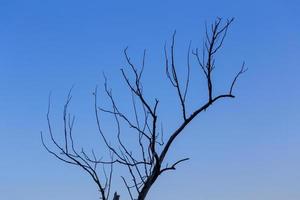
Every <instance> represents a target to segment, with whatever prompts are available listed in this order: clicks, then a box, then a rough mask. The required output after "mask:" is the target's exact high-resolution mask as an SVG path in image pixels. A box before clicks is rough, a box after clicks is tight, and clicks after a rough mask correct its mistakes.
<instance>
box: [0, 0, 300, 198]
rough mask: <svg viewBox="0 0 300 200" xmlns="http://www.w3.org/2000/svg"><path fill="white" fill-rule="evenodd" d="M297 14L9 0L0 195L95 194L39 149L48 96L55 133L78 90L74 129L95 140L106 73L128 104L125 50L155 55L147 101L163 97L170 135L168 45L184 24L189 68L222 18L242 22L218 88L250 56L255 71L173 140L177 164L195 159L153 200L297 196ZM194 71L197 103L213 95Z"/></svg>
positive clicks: (227, 49) (249, 7)
mask: <svg viewBox="0 0 300 200" xmlns="http://www.w3.org/2000/svg"><path fill="white" fill-rule="evenodd" d="M299 10H300V3H299V1H296V0H294V1H292V0H285V1H283V0H281V1H279V0H252V1H242V0H239V1H238V0H235V1H234V0H228V1H222V0H215V1H199V0H197V1H196V0H186V1H177V0H173V1H171V0H170V1H157V0H152V1H100V0H97V1H96V0H89V1H77V0H72V1H69V0H60V1H58V0H51V1H47V0H43V1H42V0H26V1H17V0H1V1H0V157H1V161H0V199H3V200H17V199H18V200H41V199H42V200H50V199H51V200H65V199H72V200H81V199H97V192H96V187H95V186H94V185H93V183H92V182H91V181H90V179H89V177H88V176H86V174H83V173H82V172H81V171H80V170H79V169H77V168H74V167H70V166H66V165H64V164H63V163H61V162H59V161H57V160H55V159H54V158H53V157H52V156H50V155H49V154H47V153H46V152H45V151H44V149H43V147H42V146H41V142H40V135H39V133H40V131H46V130H47V129H46V128H47V126H46V118H45V113H46V109H47V98H48V94H49V92H50V91H52V93H53V95H52V96H53V115H52V116H53V118H54V119H53V120H54V122H55V123H57V124H58V125H57V126H56V127H57V128H56V129H55V130H56V131H58V130H59V128H60V127H61V120H60V119H61V117H62V115H61V113H60V111H61V108H62V104H63V102H64V99H65V95H66V93H67V91H68V89H69V88H70V87H71V86H72V85H73V84H74V85H75V89H74V93H73V94H74V95H73V96H74V101H73V102H72V105H73V106H72V111H73V113H75V114H76V116H77V123H76V127H75V128H76V130H75V131H76V133H75V134H76V136H77V137H78V138H79V140H80V143H82V145H86V144H88V143H89V141H90V140H91V139H92V138H93V136H95V134H96V127H95V123H94V122H95V121H94V115H93V110H92V106H93V105H92V103H93V101H92V91H93V89H94V87H95V85H96V84H99V85H101V84H102V82H103V79H102V76H101V73H102V71H104V72H105V73H106V74H107V76H108V77H109V80H110V85H111V87H112V88H114V91H115V93H118V95H119V96H120V104H121V107H122V106H123V107H124V108H126V107H128V105H127V103H126V102H127V100H126V90H125V88H124V87H123V82H122V81H121V79H120V71H119V68H120V67H121V66H124V64H125V61H124V57H123V55H122V50H123V48H124V47H126V46H129V47H130V48H129V53H130V55H131V57H132V58H133V59H135V62H138V61H140V58H141V55H142V51H143V49H144V48H147V50H148V60H147V69H146V71H145V73H146V74H147V75H146V76H145V77H144V82H145V85H146V86H145V87H146V88H147V92H148V93H147V94H148V95H149V97H151V96H154V95H155V96H157V97H160V98H161V102H162V110H161V115H162V118H163V119H164V120H166V121H165V127H166V129H167V130H172V129H174V128H175V127H176V124H177V122H178V121H179V115H178V116H177V115H176V114H177V113H178V111H177V110H176V109H174V107H175V106H178V102H177V101H176V99H175V100H174V99H173V98H171V95H173V94H174V93H172V91H169V89H170V86H169V85H168V83H167V82H163V75H164V74H163V73H164V69H163V44H164V42H165V41H169V39H170V36H171V34H172V32H173V31H174V30H175V29H176V30H177V33H178V34H177V41H178V42H177V43H178V46H177V47H178V48H177V53H176V55H177V59H178V62H179V63H180V62H182V63H183V61H184V58H185V55H186V54H185V53H186V48H187V45H188V42H189V40H192V41H193V44H194V47H195V46H197V45H199V46H201V44H202V40H203V33H204V29H203V28H204V23H205V21H207V22H211V21H212V20H213V19H215V17H217V16H221V17H224V18H227V17H235V18H236V21H235V22H234V24H233V26H232V27H231V29H230V31H229V34H228V37H227V39H226V42H225V46H224V48H223V49H222V53H220V54H219V59H218V61H217V62H218V63H217V65H218V68H217V69H216V71H217V72H216V79H218V82H217V83H218V86H219V87H220V90H222V89H225V86H226V85H225V84H226V83H228V82H229V81H230V80H231V79H230V78H231V77H232V75H233V74H234V72H235V71H236V70H238V69H239V66H240V64H241V63H242V61H243V60H245V61H246V65H247V67H248V68H249V71H248V72H247V73H246V74H245V75H244V76H243V77H242V78H241V79H240V81H239V82H238V85H237V87H236V90H235V94H236V95H237V98H236V99H234V100H231V101H223V102H219V103H218V104H216V105H215V106H214V107H213V108H212V109H210V110H209V111H208V112H206V113H204V115H202V116H201V117H199V118H197V119H196V120H195V121H194V122H193V124H192V125H191V126H190V127H189V128H188V129H187V130H186V132H185V134H184V135H183V136H182V137H180V139H179V141H177V142H176V144H175V146H174V147H173V149H172V152H173V156H171V157H170V160H172V159H175V158H180V157H181V156H189V157H191V158H192V159H191V160H190V161H188V162H187V163H185V164H183V165H181V167H179V169H178V171H176V172H175V173H169V174H166V175H164V176H163V177H161V179H159V181H158V182H157V184H156V186H155V187H154V188H153V189H152V190H151V193H150V196H149V199H164V200H168V199H170V200H171V199H172V200H179V199H195V200H196V199H197V200H240V199H242V200H266V199H272V200H282V199H285V200H298V199H300V172H299V169H300V128H299V127H300V126H299V124H300V123H299V120H300V112H299V111H300V109H299V108H300V103H299V102H300V90H299V84H300V79H299V74H300V67H299V66H300V61H299V50H300V37H299V36H300V14H299ZM198 73H199V70H198V69H197V67H196V66H194V67H193V77H192V78H193V82H192V84H194V87H193V88H192V89H193V90H192V92H191V93H189V98H190V104H191V108H193V107H195V106H196V105H198V104H199V103H200V102H201V100H198V99H199V97H203V96H201V95H200V94H202V93H203V91H204V89H205V88H204V86H200V84H199V86H198V85H197V83H201V81H200V78H201V75H198ZM199 74H200V73H199ZM198 79H199V80H198ZM197 81H198V82H197ZM197 97H198V98H197ZM163 105H164V106H163ZM170 113H171V114H170ZM173 113H174V114H173ZM109 126H111V124H110V122H107V127H109ZM57 133H59V132H57ZM174 149H176V151H174ZM116 181H117V182H116V184H115V187H116V188H118V187H119V186H120V182H121V180H120V179H116ZM121 192H122V191H121ZM124 195H125V194H124ZM123 198H124V199H125V196H123Z"/></svg>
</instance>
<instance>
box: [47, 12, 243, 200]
mask: <svg viewBox="0 0 300 200" xmlns="http://www.w3.org/2000/svg"><path fill="white" fill-rule="evenodd" d="M232 22H233V18H232V19H229V20H226V21H225V22H223V21H222V19H221V18H218V19H216V20H215V22H214V23H213V24H212V25H211V26H210V27H206V35H205V42H204V45H203V49H201V52H199V50H198V48H195V49H193V50H192V47H191V44H190V45H189V48H188V50H187V64H186V70H187V73H186V78H185V79H184V81H183V79H182V78H180V77H179V73H178V71H177V68H176V63H175V53H174V51H175V33H174V34H173V37H172V41H171V45H170V47H169V48H168V47H167V45H165V48H164V52H165V71H166V78H167V80H168V81H169V82H170V84H171V85H172V87H173V88H174V89H175V91H176V94H177V97H178V101H179V105H180V109H181V115H182V116H181V117H182V122H181V123H180V124H179V125H178V127H177V128H175V130H174V131H173V132H171V133H169V134H164V135H165V137H166V140H165V142H164V140H163V138H164V135H163V130H162V129H161V127H160V125H159V122H158V120H159V116H158V112H157V110H158V108H159V105H160V102H159V100H158V99H153V100H149V99H147V98H146V97H145V95H144V90H143V86H142V81H141V80H142V76H143V70H144V66H145V58H146V52H144V54H143V59H142V64H141V66H140V67H137V66H136V65H135V64H133V62H132V61H131V59H130V57H129V56H128V53H127V48H126V49H125V50H124V55H125V58H126V61H127V64H128V66H129V69H130V71H131V72H132V75H133V77H134V78H133V80H132V79H130V78H129V76H128V74H127V73H126V71H125V70H124V69H121V73H122V76H123V78H124V81H125V84H126V85H127V87H128V88H129V91H130V92H131V93H132V105H133V106H132V107H133V112H132V113H133V115H134V120H132V119H131V118H130V117H129V116H128V115H126V114H124V112H122V111H121V110H120V108H119V107H118V105H117V102H116V100H115V97H114V96H113V93H112V90H111V89H109V87H108V85H107V80H106V78H105V83H104V88H105V93H106V94H107V97H108V99H109V101H110V103H111V108H110V109H106V108H103V107H100V106H98V104H97V88H96V89H95V91H94V94H93V95H94V109H95V117H96V122H97V127H98V131H99V134H100V137H101V138H102V140H103V142H104V144H105V146H106V149H103V151H107V152H108V154H109V158H110V159H108V160H104V159H101V158H99V157H98V156H97V155H96V153H95V152H94V151H92V152H91V153H87V152H85V151H84V150H83V149H82V150H80V151H78V150H77V149H76V148H75V147H74V140H73V136H72V130H73V125H74V117H73V116H71V115H70V114H69V112H68V106H69V103H70V101H71V92H70V93H69V95H68V97H67V100H66V103H65V106H64V110H63V122H64V130H63V143H64V144H63V145H60V144H59V143H58V142H57V140H56V139H55V138H54V135H53V133H52V125H51V120H50V117H49V112H50V100H49V107H48V113H47V121H48V129H49V133H50V142H51V143H53V145H54V148H56V150H52V149H51V148H50V147H49V145H47V144H46V143H45V140H44V136H43V134H41V139H42V143H43V145H44V147H45V149H46V150H47V151H48V152H49V153H50V154H52V155H53V156H55V157H56V158H58V159H59V160H61V161H63V162H65V163H68V164H71V165H75V166H78V167H80V168H81V169H82V170H83V171H85V172H87V173H88V174H89V175H90V177H91V178H92V180H93V181H94V182H95V184H96V186H97V187H98V190H99V193H100V199H102V200H108V199H109V194H110V191H111V184H112V175H113V169H114V168H113V166H114V165H121V166H124V167H125V168H127V170H128V175H127V176H122V177H121V178H122V180H123V182H124V186H125V187H126V188H127V191H128V194H129V196H130V199H131V200H135V199H137V200H144V199H145V198H146V196H147V194H148V192H149V190H150V189H151V187H152V185H153V184H154V183H155V182H156V181H157V179H158V178H159V177H160V175H161V174H163V173H165V172H168V171H173V170H175V169H176V167H177V165H179V164H180V163H182V162H184V161H186V160H188V159H189V158H182V159H179V160H177V161H176V162H174V163H172V164H170V165H168V164H166V158H167V156H168V152H169V149H170V148H171V146H172V144H173V143H174V141H175V140H176V138H177V137H178V136H179V135H180V134H182V133H183V130H184V129H185V127H186V126H187V125H189V124H190V123H191V122H192V121H193V120H194V119H195V118H196V117H197V116H198V115H199V114H200V113H203V112H204V111H206V110H207V109H208V108H210V107H211V106H212V105H213V104H214V103H215V102H217V101H220V100H222V99H225V98H234V97H235V96H234V94H233V89H234V86H235V84H236V81H237V79H238V78H239V76H240V75H241V74H243V73H244V72H245V71H246V69H245V68H244V63H243V64H242V67H241V69H240V70H239V71H238V73H237V74H236V75H235V76H234V77H233V80H232V81H231V83H230V84H229V86H228V92H226V93H224V94H215V87H214V82H213V79H212V76H213V72H214V69H215V59H216V53H217V52H218V51H219V50H220V49H221V47H222V45H223V42H224V39H225V37H226V35H227V31H228V28H229V26H230V25H231V24H232ZM168 49H169V50H168ZM191 57H193V58H194V59H195V60H196V62H197V64H198V67H199V69H200V72H201V73H203V75H204V77H205V80H206V84H207V100H206V102H205V103H204V104H202V105H199V106H198V108H197V109H195V110H194V111H193V112H191V113H188V112H187V109H186V108H187V106H188V105H187V103H186V98H187V93H188V89H189V84H190V67H191V66H190V65H191V64H190V63H191V62H190V59H191ZM138 109H140V110H141V111H142V112H139V111H138ZM100 113H106V114H108V115H112V116H113V118H114V120H115V125H116V128H117V133H116V139H117V142H118V145H113V144H111V143H110V141H109V140H108V138H107V137H106V134H105V133H104V130H103V127H102V124H101V120H100V117H99V116H100ZM121 121H122V123H126V124H127V125H128V126H129V127H130V128H131V130H132V132H134V133H135V134H136V136H137V141H136V146H137V147H136V149H138V151H137V152H132V150H130V148H129V147H128V146H127V145H126V143H125V142H124V141H123V139H122V138H121V135H122V125H121ZM98 165H101V166H102V167H103V170H100V171H99V170H98V168H97V166H98ZM128 176H129V177H130V178H128ZM119 198H120V197H119V195H118V194H117V193H114V197H113V200H117V199H119Z"/></svg>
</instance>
